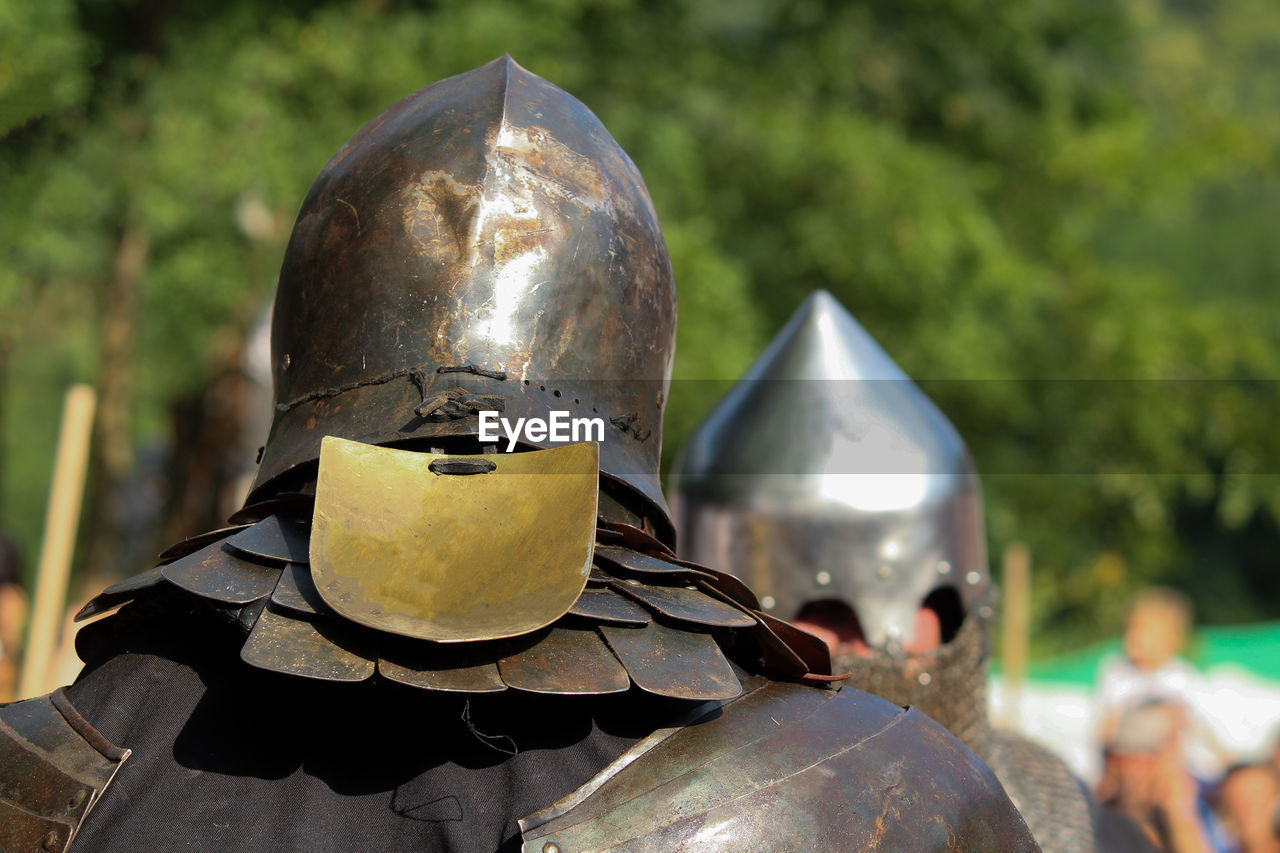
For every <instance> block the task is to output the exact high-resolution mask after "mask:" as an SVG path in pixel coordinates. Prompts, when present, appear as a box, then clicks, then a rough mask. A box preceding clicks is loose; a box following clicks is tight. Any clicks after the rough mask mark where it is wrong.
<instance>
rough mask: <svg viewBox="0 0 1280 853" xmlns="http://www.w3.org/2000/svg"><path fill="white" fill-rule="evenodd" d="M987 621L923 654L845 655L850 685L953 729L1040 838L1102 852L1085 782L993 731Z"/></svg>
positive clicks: (1053, 846)
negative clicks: (1097, 848) (1097, 847)
mask: <svg viewBox="0 0 1280 853" xmlns="http://www.w3.org/2000/svg"><path fill="white" fill-rule="evenodd" d="M988 630H989V628H988V625H987V623H986V622H985V620H980V619H970V620H969V621H967V622H966V623H965V624H964V625H963V626H962V627H961V629H960V631H959V632H958V633H957V634H956V637H955V639H954V640H952V641H951V642H950V643H948V644H946V645H945V646H943V647H942V648H940V649H938V650H937V651H935V652H932V653H930V654H924V655H892V654H889V653H887V652H883V651H877V652H876V653H875V654H873V655H872V656H871V657H856V656H853V655H847V656H839V657H838V658H837V660H836V661H835V666H836V668H837V669H838V670H842V671H847V672H852V673H853V677H852V678H850V679H849V683H850V684H852V685H853V686H855V687H858V688H861V689H862V690H866V691H868V692H870V693H874V694H876V695H878V696H883V697H884V698H886V699H889V700H890V701H892V702H896V703H898V704H901V705H909V706H911V707H914V708H917V709H919V710H921V711H923V712H925V713H926V714H928V715H929V716H930V717H933V719H934V720H936V721H937V722H939V723H941V724H942V725H944V726H946V727H947V729H949V730H950V731H951V733H952V734H954V735H955V736H956V737H958V738H960V740H962V741H964V743H965V744H966V745H967V746H968V747H969V748H970V749H972V750H973V751H974V752H975V753H977V755H978V757H979V758H981V759H982V760H983V761H984V762H986V764H987V766H989V767H990V768H991V769H992V770H993V771H995V774H996V776H997V777H998V778H999V779H1000V782H1001V783H1002V784H1003V785H1004V788H1005V791H1006V792H1007V793H1008V794H1009V797H1010V799H1012V800H1013V803H1014V805H1015V806H1017V807H1018V810H1019V811H1020V812H1022V816H1023V817H1024V818H1025V819H1026V821H1027V825H1028V826H1029V827H1030V828H1031V831H1032V834H1033V835H1035V838H1036V841H1037V842H1039V843H1040V845H1041V846H1042V847H1043V848H1044V849H1045V850H1046V851H1050V853H1092V851H1093V850H1094V849H1095V844H1094V838H1093V827H1092V822H1091V819H1090V812H1089V801H1088V799H1087V797H1086V795H1085V792H1084V791H1083V789H1082V788H1081V787H1080V782H1079V780H1078V779H1076V778H1075V776H1074V775H1072V773H1071V771H1070V769H1069V768H1068V767H1067V766H1066V764H1064V763H1063V761H1062V759H1060V758H1058V757H1057V756H1056V755H1054V754H1053V753H1052V752H1050V751H1049V750H1048V749H1046V748H1044V747H1042V746H1039V745H1038V744H1036V743H1034V742H1032V741H1030V740H1027V739H1026V738H1024V737H1022V736H1021V735H1018V734H1016V733H1014V732H1009V731H1002V730H999V729H995V728H992V726H991V723H990V720H989V717H988V713H987V673H988V670H989V661H988V658H987V642H986V637H987V632H988Z"/></svg>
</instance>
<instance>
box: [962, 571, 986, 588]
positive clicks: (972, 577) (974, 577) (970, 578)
mask: <svg viewBox="0 0 1280 853" xmlns="http://www.w3.org/2000/svg"><path fill="white" fill-rule="evenodd" d="M964 579H965V582H966V583H968V584H970V585H971V586H972V585H973V584H976V583H977V582H978V581H980V580H982V575H980V574H978V573H977V572H969V574H967V575H965V576H964Z"/></svg>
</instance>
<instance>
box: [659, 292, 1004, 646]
mask: <svg viewBox="0 0 1280 853" xmlns="http://www.w3.org/2000/svg"><path fill="white" fill-rule="evenodd" d="M672 491H673V495H672V498H673V503H672V505H673V507H674V508H675V519H676V526H677V529H678V531H679V536H680V542H681V550H682V552H683V554H684V555H685V556H686V557H688V558H689V559H692V560H696V561H699V562H704V563H707V564H708V565H713V566H718V567H721V568H726V569H728V570H730V571H732V572H734V573H735V574H737V575H738V576H739V577H741V578H742V579H743V580H745V581H746V582H747V583H748V584H749V585H751V587H752V588H753V589H754V590H755V591H756V592H757V593H758V594H759V595H760V596H761V598H762V601H763V602H764V604H765V605H766V607H769V608H770V609H771V610H772V611H773V612H775V613H776V614H777V615H779V616H781V617H782V618H786V619H791V618H795V616H796V615H797V614H798V613H799V612H800V610H801V608H803V607H804V606H805V605H807V604H811V603H816V602H821V601H832V600H834V601H838V602H842V603H844V604H846V605H848V606H850V607H851V608H852V609H853V611H854V614H855V615H856V616H857V618H858V621H859V623H860V627H861V630H862V633H863V636H864V637H865V640H866V642H867V643H868V645H870V646H873V647H886V646H896V645H900V644H902V643H905V642H906V641H907V639H908V638H909V635H910V632H911V630H912V626H913V620H914V618H915V615H916V613H917V611H918V610H919V609H920V608H921V607H922V606H926V602H928V605H929V606H931V607H933V609H935V610H937V611H938V613H939V615H940V616H941V617H942V631H943V640H944V641H946V640H947V639H949V638H950V637H952V636H954V635H955V632H956V631H958V630H959V627H960V625H961V623H962V622H963V621H964V619H965V618H966V617H967V616H968V615H969V614H970V612H971V611H972V610H973V609H974V608H975V607H979V606H984V599H985V598H986V596H987V595H988V594H989V591H990V579H989V574H988V570H987V557H986V541H985V534H984V531H983V522H982V497H981V492H980V488H979V483H978V478H977V475H976V473H975V471H974V468H973V463H972V461H971V460H970V458H969V454H968V451H967V450H966V449H965V446H964V442H963V441H962V440H961V439H960V436H959V434H958V433H957V432H956V430H955V428H954V427H953V426H952V425H951V423H950V421H948V420H947V418H946V417H945V416H944V415H943V414H942V412H940V411H939V410H938V408H937V406H935V405H934V404H933V402H932V401H931V400H930V399H929V398H928V397H926V396H925V394H924V392H922V391H921V390H920V389H919V388H918V387H917V386H916V385H915V384H914V383H913V382H912V381H911V380H910V379H909V378H908V377H907V375H906V374H905V373H903V372H902V370H901V369H900V368H899V367H898V366H897V365H896V364H895V363H894V362H893V360H892V359H891V358H889V356H888V354H886V353H885V351H884V350H883V349H881V348H880V346H879V345H878V344H877V343H876V342H875V340H873V339H872V337H871V336H870V335H869V334H867V332H866V331H865V330H864V329H863V328H862V327H861V326H860V325H858V323H857V321H856V320H854V319H853V317H852V316H851V315H850V314H849V312H848V311H846V310H845V309H844V308H843V307H842V306H841V305H840V303H839V302H837V301H836V300H835V298H834V297H832V296H831V294H829V293H827V292H826V291H818V292H816V293H814V294H812V295H811V296H810V297H809V298H808V299H806V300H805V302H804V304H803V305H801V306H800V309H799V310H798V311H796V313H795V315H794V316H793V317H792V318H791V319H790V321H789V322H788V323H787V325H786V326H785V327H784V328H783V329H782V331H781V332H780V333H779V334H778V336H777V338H775V339H774V340H773V342H772V343H771V344H770V345H769V347H768V349H766V350H765V352H764V354H763V355H761V356H760V358H759V359H758V360H757V361H756V362H755V364H753V365H752V366H751V369H750V370H749V371H748V372H747V374H746V375H745V376H744V377H743V378H742V379H741V380H740V381H739V382H738V383H737V384H736V385H735V386H734V387H733V389H732V390H731V391H730V392H729V394H728V395H727V396H726V397H725V399H724V400H723V401H722V402H721V403H720V404H719V406H717V408H716V409H715V410H714V411H713V412H712V413H711V415H710V416H709V417H708V418H707V419H706V420H705V421H704V422H703V423H702V424H701V425H700V426H699V427H698V429H697V430H695V432H694V434H693V436H692V438H691V439H690V440H689V442H688V444H687V446H686V448H685V451H684V454H683V456H682V458H681V459H680V460H679V461H678V462H677V463H676V468H675V473H674V478H673V489H672Z"/></svg>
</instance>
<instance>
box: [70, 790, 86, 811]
mask: <svg viewBox="0 0 1280 853" xmlns="http://www.w3.org/2000/svg"><path fill="white" fill-rule="evenodd" d="M87 795H88V789H86V788H81V789H80V790H78V791H76V792H75V793H74V794H72V795H71V799H70V800H68V801H67V810H68V811H73V810H75V809H78V808H80V806H81V805H82V804H83V803H84V798H85V797H86V796H87Z"/></svg>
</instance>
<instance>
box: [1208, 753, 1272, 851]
mask: <svg viewBox="0 0 1280 853" xmlns="http://www.w3.org/2000/svg"><path fill="white" fill-rule="evenodd" d="M1273 743H1274V746H1273V747H1272V750H1271V755H1270V756H1269V757H1268V758H1267V759H1266V760H1264V761H1260V762H1258V763H1256V764H1244V765H1240V766H1237V767H1233V768H1231V770H1229V771H1228V772H1227V775H1226V777H1225V778H1224V779H1223V780H1222V784H1221V785H1220V786H1219V788H1218V796H1217V808H1218V815H1219V817H1221V818H1222V821H1223V823H1224V824H1225V825H1226V827H1227V829H1228V830H1229V831H1230V832H1231V833H1233V834H1234V835H1235V837H1236V838H1237V839H1238V840H1239V842H1240V853H1280V733H1277V736H1276V737H1275V738H1274V739H1273Z"/></svg>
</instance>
